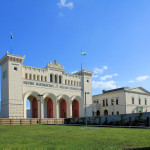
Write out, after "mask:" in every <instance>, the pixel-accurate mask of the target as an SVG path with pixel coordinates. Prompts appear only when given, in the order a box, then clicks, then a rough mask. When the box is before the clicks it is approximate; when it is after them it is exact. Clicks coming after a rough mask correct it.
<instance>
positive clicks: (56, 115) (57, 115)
mask: <svg viewBox="0 0 150 150" xmlns="http://www.w3.org/2000/svg"><path fill="white" fill-rule="evenodd" d="M59 116H60V114H59V100H57V101H56V114H55V117H56V118H60V117H59Z"/></svg>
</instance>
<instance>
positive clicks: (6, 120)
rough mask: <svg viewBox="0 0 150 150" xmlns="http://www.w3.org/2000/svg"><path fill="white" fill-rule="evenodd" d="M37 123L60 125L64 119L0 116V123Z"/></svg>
mask: <svg viewBox="0 0 150 150" xmlns="http://www.w3.org/2000/svg"><path fill="white" fill-rule="evenodd" d="M37 124H51V125H52V124H55V125H59V124H60V125H61V124H64V119H56V118H51V119H41V120H40V119H37V118H35V119H34V118H32V119H9V118H0V125H37Z"/></svg>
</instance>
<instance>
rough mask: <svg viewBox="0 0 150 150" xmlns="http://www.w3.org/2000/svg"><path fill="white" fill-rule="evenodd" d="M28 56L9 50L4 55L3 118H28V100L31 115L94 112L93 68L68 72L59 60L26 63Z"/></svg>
mask: <svg viewBox="0 0 150 150" xmlns="http://www.w3.org/2000/svg"><path fill="white" fill-rule="evenodd" d="M24 59H25V56H23V57H21V56H17V55H12V54H9V53H8V52H7V53H6V55H5V56H4V57H2V58H1V59H0V66H1V117H2V118H26V117H27V111H26V101H27V100H29V101H30V111H29V112H31V114H30V115H29V116H31V118H41V119H42V118H71V117H84V116H85V115H87V116H92V72H90V71H85V70H82V71H79V72H76V73H74V74H68V73H65V69H64V67H63V66H62V65H61V64H57V62H56V61H55V62H54V63H53V62H50V63H48V64H47V66H46V67H45V68H36V67H31V66H25V65H23V64H22V63H23V61H24ZM87 92H88V94H86V93H87ZM85 94H86V95H85ZM85 97H86V99H85ZM85 110H86V114H85Z"/></svg>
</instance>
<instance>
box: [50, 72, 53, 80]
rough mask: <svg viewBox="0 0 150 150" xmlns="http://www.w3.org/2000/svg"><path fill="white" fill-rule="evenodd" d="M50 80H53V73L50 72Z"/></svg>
mask: <svg viewBox="0 0 150 150" xmlns="http://www.w3.org/2000/svg"><path fill="white" fill-rule="evenodd" d="M50 82H53V75H52V74H50Z"/></svg>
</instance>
